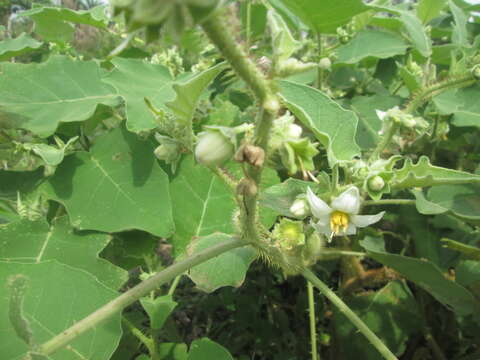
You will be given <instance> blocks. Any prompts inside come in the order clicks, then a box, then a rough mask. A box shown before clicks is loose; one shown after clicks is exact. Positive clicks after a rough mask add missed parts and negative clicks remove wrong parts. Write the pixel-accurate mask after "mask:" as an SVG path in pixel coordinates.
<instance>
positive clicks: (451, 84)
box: [405, 74, 476, 114]
mask: <svg viewBox="0 0 480 360" xmlns="http://www.w3.org/2000/svg"><path fill="white" fill-rule="evenodd" d="M475 81H476V79H475V78H474V77H473V75H472V74H467V75H465V76H462V77H458V78H455V79H447V80H444V81H440V82H437V83H435V84H433V85H430V86H427V87H426V88H425V89H423V90H421V91H420V92H418V93H416V94H414V95H413V97H412V98H411V100H410V101H409V103H408V104H407V106H406V107H405V112H406V113H409V114H411V113H413V112H415V110H417V109H418V107H419V106H421V105H422V104H423V103H424V102H426V101H427V100H428V99H430V98H431V97H433V96H435V95H438V94H439V93H441V92H442V91H444V90H448V89H452V88H460V87H465V86H470V85H472V84H474V83H475Z"/></svg>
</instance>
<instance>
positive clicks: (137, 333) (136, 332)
mask: <svg viewBox="0 0 480 360" xmlns="http://www.w3.org/2000/svg"><path fill="white" fill-rule="evenodd" d="M122 322H123V324H124V325H125V326H126V327H127V329H128V330H129V331H130V332H131V333H132V335H134V336H135V337H136V338H137V339H138V340H140V342H141V343H142V344H143V345H145V347H146V348H147V350H148V353H149V354H150V356H151V357H152V359H153V356H154V355H155V346H154V343H153V340H152V339H151V338H149V337H148V336H146V335H145V334H144V333H143V332H142V331H141V330H140V329H139V328H137V327H136V326H135V325H133V324H132V323H131V322H130V320H128V319H127V318H125V317H122Z"/></svg>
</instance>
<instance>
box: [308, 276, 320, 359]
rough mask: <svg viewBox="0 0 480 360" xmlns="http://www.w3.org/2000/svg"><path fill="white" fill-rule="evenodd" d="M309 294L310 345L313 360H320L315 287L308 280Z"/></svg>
mask: <svg viewBox="0 0 480 360" xmlns="http://www.w3.org/2000/svg"><path fill="white" fill-rule="evenodd" d="M307 292H308V317H309V320H310V344H311V347H312V360H320V358H319V356H318V352H317V325H316V319H315V299H314V297H313V285H312V283H311V282H310V281H308V280H307Z"/></svg>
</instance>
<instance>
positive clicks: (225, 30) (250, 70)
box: [202, 10, 271, 103]
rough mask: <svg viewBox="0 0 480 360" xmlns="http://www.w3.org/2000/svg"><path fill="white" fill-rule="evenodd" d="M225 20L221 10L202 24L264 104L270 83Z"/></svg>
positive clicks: (211, 39) (213, 41) (214, 42)
mask: <svg viewBox="0 0 480 360" xmlns="http://www.w3.org/2000/svg"><path fill="white" fill-rule="evenodd" d="M224 19H225V16H224V13H223V12H222V11H221V10H219V11H217V13H215V14H213V15H212V16H210V17H209V18H208V19H207V20H206V21H205V22H203V23H202V28H203V30H204V31H205V33H206V34H207V36H208V37H209V39H210V41H211V42H212V43H213V44H214V45H215V46H216V47H217V49H218V50H219V51H220V52H221V53H222V55H223V56H224V57H225V59H226V60H227V61H228V62H229V64H230V65H231V66H232V68H233V70H234V71H235V72H236V73H237V74H238V76H240V77H241V78H242V80H243V81H245V82H246V83H247V85H248V87H249V88H250V89H251V90H252V91H253V93H254V94H255V97H256V98H257V99H258V100H260V102H261V103H263V102H264V101H265V100H266V99H267V97H268V95H269V94H270V93H271V91H270V88H269V85H268V82H267V80H266V79H265V77H264V76H263V74H262V73H261V72H260V70H259V69H258V68H257V67H256V66H255V64H254V63H253V62H252V61H251V60H250V59H249V58H248V57H247V54H245V51H244V50H243V49H242V48H241V47H240V45H239V44H238V41H237V40H235V39H234V38H233V36H232V34H231V32H230V28H229V26H228V25H227V24H226V23H225V21H224Z"/></svg>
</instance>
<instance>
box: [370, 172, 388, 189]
mask: <svg viewBox="0 0 480 360" xmlns="http://www.w3.org/2000/svg"><path fill="white" fill-rule="evenodd" d="M367 186H368V188H369V189H370V190H372V191H381V190H383V188H384V187H385V180H383V178H382V177H381V176H378V175H375V176H373V177H371V178H370V179H368V182H367Z"/></svg>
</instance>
